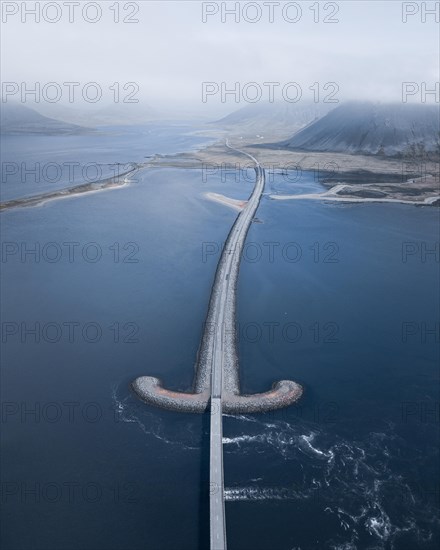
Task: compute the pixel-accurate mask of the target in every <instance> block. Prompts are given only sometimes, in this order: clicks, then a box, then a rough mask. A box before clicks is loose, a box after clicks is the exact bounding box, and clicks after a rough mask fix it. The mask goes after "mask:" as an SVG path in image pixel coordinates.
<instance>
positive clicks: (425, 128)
mask: <svg viewBox="0 0 440 550" xmlns="http://www.w3.org/2000/svg"><path fill="white" fill-rule="evenodd" d="M439 130H440V127H439V107H438V106H437V105H411V104H382V103H355V102H352V103H346V104H343V105H341V106H340V107H337V108H336V109H334V110H333V111H331V112H330V113H328V114H327V115H325V116H324V117H322V118H321V119H319V120H317V121H316V122H313V123H312V124H310V125H309V126H307V127H306V128H304V129H302V130H300V131H298V132H297V133H295V134H294V135H293V136H292V137H290V138H289V139H287V140H284V141H282V142H280V143H277V144H274V146H276V147H282V148H287V149H295V150H298V151H325V152H341V153H357V154H367V155H377V154H380V155H385V156H396V155H411V154H412V153H413V154H414V156H417V154H418V155H419V156H420V155H422V156H423V154H426V153H427V152H434V151H436V152H437V153H438V147H439Z"/></svg>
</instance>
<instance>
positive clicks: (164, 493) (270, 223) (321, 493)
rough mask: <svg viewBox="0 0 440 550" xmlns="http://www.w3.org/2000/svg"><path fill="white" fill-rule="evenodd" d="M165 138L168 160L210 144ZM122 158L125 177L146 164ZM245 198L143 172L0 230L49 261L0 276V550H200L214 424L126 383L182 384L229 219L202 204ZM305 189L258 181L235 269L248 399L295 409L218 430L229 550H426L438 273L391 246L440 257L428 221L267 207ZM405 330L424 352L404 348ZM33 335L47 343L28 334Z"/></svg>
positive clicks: (402, 213)
mask: <svg viewBox="0 0 440 550" xmlns="http://www.w3.org/2000/svg"><path fill="white" fill-rule="evenodd" d="M161 131H162V138H161V139H162V140H163V143H166V142H167V140H166V134H167V132H168V135H169V142H168V143H169V144H171V145H169V149H170V150H174V151H177V150H182V149H183V148H186V149H190V148H193V147H194V146H196V145H197V143H198V142H199V141H198V140H199V139H201V138H196V137H195V136H193V135H185V136H181V135H179V136H177V137H176V134H175V131H174V129H170V128H168V129H162V130H161ZM173 140H175V141H173ZM156 141H157V139H156ZM159 141H160V140H159ZM160 142H161V143H162V141H160ZM144 145H145V147H144V146H142V147H140V149H139V151H140V152H141V150H142V152H144V151H147V153H146V154H150V153H152V152H154V146H155V143H154V140H153V139H148V138H145V142H144ZM118 147H122V145H119V146H118ZM173 147H174V149H173ZM129 149H130V147H127V151H126V156H125V157H124V156H123V155H122V156H121V158H123V161H124V162H125V160H126V159H128V160H134V161H136V160H137V158H135V157H136V155H135V154H134V153H133V158H129V156H130V154H132V153H130V152H129ZM139 154H140V153H139ZM43 156H44V155H43ZM42 158H43V157H42ZM44 158H46V157H44ZM106 159H107V161H108V162H112V159H111V155H110V154H109V156H108V157H106ZM121 162H122V161H121ZM251 188H252V184H251V182H250V181H246V180H245V179H244V178H241V179H240V181H239V182H238V183H237V182H235V179H234V174H232V173H228V174H227V177H226V181H224V182H222V179H221V176H220V174H217V175H215V176H212V175H211V176H210V177H209V178H208V181H206V182H205V181H203V175H202V173H201V171H200V170H178V169H150V170H145V171H142V172H140V173H139V174H138V175H137V178H136V181H135V182H133V183H132V184H130V185H129V186H127V187H124V188H120V189H115V190H110V191H104V192H99V193H95V194H90V195H84V196H80V197H73V198H69V199H66V200H59V201H52V202H49V203H46V204H45V205H43V206H40V207H34V208H26V209H16V210H10V211H7V212H4V213H2V218H1V221H2V241H3V242H15V243H17V245H18V246H19V249H20V248H21V246H22V243H25V244H26V245H27V246H28V247H29V246H30V245H31V244H35V243H39V245H40V254H39V255H38V256H37V257H39V258H40V261H39V262H36V261H35V259H34V258H33V257H32V256H30V255H27V256H24V259H21V257H20V254H19V253H16V254H12V255H10V256H8V257H7V261H5V262H4V263H3V266H2V267H3V278H4V279H3V280H4V285H3V288H2V321H3V326H2V328H3V329H4V330H6V326H5V322H6V323H9V324H8V325H7V327H8V328H7V330H9V331H12V332H14V333H13V334H10V335H6V336H5V334H4V338H6V342H4V345H3V357H2V359H3V361H2V363H3V369H2V391H3V397H2V399H3V402H4V408H3V413H4V414H3V430H2V432H3V456H2V477H3V482H4V487H5V488H6V492H5V490H4V493H3V500H4V504H3V519H4V521H3V540H2V547H3V548H5V549H7V550H16V549H17V548H44V549H45V550H52V549H53V550H55V549H56V550H60V549H63V550H64V549H69V550H70V549H72V550H77V549H78V548H87V549H93V550H98V549H99V550H101V549H102V550H104V549H105V550H122V549H124V550H126V549H127V550H128V549H130V550H132V549H141V548H142V549H144V548H152V549H166V550H168V549H172V548H175V549H182V548H188V549H190V548H191V549H194V548H207V546H208V540H209V530H208V521H209V516H208V514H209V509H208V493H207V489H206V488H207V485H206V484H207V481H208V433H209V432H208V430H209V417H208V415H205V416H204V417H201V416H193V415H185V414H176V413H171V412H167V411H161V410H157V409H154V408H151V407H148V406H146V405H144V404H143V403H141V402H139V401H138V400H137V399H136V398H135V397H134V396H133V394H132V393H131V392H130V389H129V383H130V381H131V380H133V379H134V378H135V377H137V376H140V375H147V374H148V375H156V376H160V377H161V378H162V379H163V380H164V384H165V386H166V387H169V388H176V389H180V390H185V389H188V388H189V387H190V386H191V383H192V378H193V366H194V363H195V358H196V353H197V348H198V345H199V341H200V336H201V333H202V325H203V321H204V319H205V315H206V310H207V306H208V299H209V293H210V287H211V283H212V280H213V276H214V272H215V268H216V262H217V260H218V256H219V254H220V247H221V243H222V242H224V240H225V238H226V236H227V233H228V230H229V227H230V225H231V224H232V222H233V220H234V217H235V215H236V213H235V212H234V211H233V210H230V209H228V208H226V207H225V206H223V205H220V204H216V203H213V202H209V201H207V200H206V199H205V198H204V193H205V192H208V191H210V192H216V193H223V194H225V195H230V196H234V197H235V198H244V197H246V196H247V195H248V194H249V192H250V190H251ZM303 188H307V189H310V190H311V189H313V192H315V191H316V192H319V191H320V190H321V186H320V184H319V182H314V180H313V175H311V174H304V175H303V177H302V178H301V180H300V181H299V182H296V183H289V182H286V179H285V178H284V177H283V175H282V174H280V173H278V174H276V175H275V177H274V181H273V182H269V183H268V187H267V192H266V195H265V196H264V197H263V200H262V202H261V205H260V209H259V211H258V220H259V221H260V222H262V223H254V224H253V225H252V227H251V230H250V233H249V235H248V240H247V244H248V246H247V248H246V250H245V256H244V259H243V263H242V267H241V271H240V279H239V288H238V323H239V330H240V333H239V334H240V342H239V352H240V368H241V371H240V372H241V381H242V387H243V389H244V391H246V392H249V393H251V392H256V391H261V390H266V389H268V388H269V387H270V385H271V384H272V383H273V382H274V381H276V380H279V379H286V378H287V379H288V378H292V379H294V380H297V381H299V382H301V383H302V384H303V385H304V387H305V396H304V398H303V400H302V401H301V402H300V403H299V404H298V406H296V407H291V408H289V409H287V410H283V411H277V412H274V413H272V414H266V415H253V416H252V415H249V416H243V415H237V416H227V417H225V421H224V443H225V445H224V450H225V478H226V487H227V492H226V494H227V505H226V513H227V528H228V544H229V547H230V548H233V549H237V550H238V549H240V550H245V549H246V550H247V549H249V548H252V549H253V550H256V549H261V550H266V549H267V548H277V549H283V550H284V549H286V550H290V549H292V548H302V549H315V548H316V549H317V548H328V549H331V548H344V549H349V548H371V549H373V548H384V549H388V548H395V549H409V548H411V549H417V548H420V549H422V548H423V549H425V548H426V549H430V548H435V547H437V544H438V542H439V526H438V520H437V519H436V517H437V516H438V494H439V492H438V488H439V480H438V471H437V464H438V454H437V452H436V449H435V447H436V445H437V444H438V416H435V414H436V413H435V411H434V413H432V410H433V408H434V407H435V406H436V405H437V406H438V402H439V396H438V390H437V388H438V385H437V361H438V353H439V352H438V350H439V348H438V340H437V341H435V338H434V337H433V336H429V335H428V336H427V339H426V342H424V341H423V339H422V338H421V327H422V323H426V324H427V326H428V327H432V326H433V325H434V323H438V320H439V315H438V313H439V312H438V303H439V301H438V298H439V296H438V277H439V264H438V263H436V262H435V261H434V259H433V258H432V257H429V258H428V260H427V261H426V262H425V263H422V262H421V261H420V256H418V255H416V254H415V255H413V256H411V257H409V258H408V261H407V262H406V263H404V262H402V242H409V241H411V242H416V243H419V244H420V243H422V242H426V243H429V244H432V243H433V242H434V241H435V240H436V238H437V229H438V210H435V209H433V208H415V207H410V206H403V205H382V204H371V205H369V204H362V205H353V206H349V205H342V206H341V205H332V204H325V203H322V202H312V201H292V202H289V201H286V202H279V201H272V200H270V198H269V196H268V195H269V193H273V192H275V191H276V192H280V193H285V192H286V193H287V192H289V193H294V192H298V190H299V189H300V192H304V191H303ZM50 242H55V243H57V244H59V245H60V247H61V250H62V255H61V257H60V258H59V259H57V261H49V260H48V259H50V258H53V257H55V256H54V254H55V252H56V250H57V249H56V248H54V247H52V248H51V249H50V248H49V247H46V249H45V253H44V254H43V252H42V250H43V248H44V246H45V245H47V243H50ZM67 242H69V243H78V245H76V247H75V248H74V251H75V252H74V255H73V259H72V261H70V260H71V258H70V257H69V254H68V253H67V252H66V246H62V243H67ZM91 242H94V243H96V246H95V248H93V247H90V245H88V243H91ZM115 243H117V245H115ZM264 243H266V244H264ZM268 243H272V244H271V245H269V244H268ZM208 245H209V248H207V246H208ZM93 250H100V251H101V254H102V255H101V257H100V259H98V261H90V259H89V258H90V255H91V253H92V252H93ZM207 250H209V251H212V253H208V254H207V253H206V252H207ZM269 250H272V252H273V254H272V255H270V254H269ZM88 254H89V255H88ZM258 254H260V256H258ZM84 255H85V257H84ZM124 260H126V261H124ZM129 260H138V261H137V262H134V261H129ZM255 260H256V261H255ZM293 260H294V261H293ZM334 260H336V261H334ZM405 322H406V323H412V324H408V325H405V326H406V327H407V328H406V330H407V331H408V330H409V329H411V330H413V331H414V332H417V329H418V332H417V334H415V335H414V336H412V335H411V334H409V335H408V334H406V336H407V337H406V341H403V340H404V339H403V338H402V323H405ZM21 323H24V324H25V325H24V326H21ZM35 323H39V324H40V326H39V328H37V333H38V334H39V336H40V342H39V343H36V342H35V336H34V335H33V334H30V333H26V329H28V330H29V329H30V328H35ZM99 329H100V330H101V334H100V335H99V334H98V333H97V332H96V331H99ZM69 330H72V331H73V335H72V333H71V332H69ZM94 330H95V332H93V331H94ZM15 331H16V332H15ZM60 331H61V333H60ZM21 339H22V340H23V342H21V341H20V340H21ZM51 340H52V342H51ZM93 340H96V341H93ZM5 402H6V403H5ZM32 410H33V411H34V412H32ZM437 414H438V413H437ZM5 483H6V484H7V485H5ZM32 490H34V493H32V492H30V491H32ZM23 525H26V528H25V529H23Z"/></svg>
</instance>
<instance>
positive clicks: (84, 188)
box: [0, 164, 140, 212]
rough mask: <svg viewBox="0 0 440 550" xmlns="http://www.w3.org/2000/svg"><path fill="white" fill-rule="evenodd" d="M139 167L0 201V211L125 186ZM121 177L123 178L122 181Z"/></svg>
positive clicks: (134, 166) (135, 166)
mask: <svg viewBox="0 0 440 550" xmlns="http://www.w3.org/2000/svg"><path fill="white" fill-rule="evenodd" d="M139 168H140V165H137V164H134V165H133V167H132V168H130V169H129V170H127V171H126V172H123V173H122V174H119V175H117V176H112V177H110V178H105V179H103V180H98V181H93V182H89V183H81V184H79V185H75V186H72V187H67V188H63V189H58V190H56V191H49V192H47V193H41V194H40V195H33V196H31V197H23V198H18V199H11V200H9V201H5V202H2V203H0V212H4V211H6V210H10V209H12V208H25V207H30V206H39V205H42V204H44V203H46V202H49V201H53V200H57V199H65V198H68V197H75V196H78V195H82V194H85V193H91V192H96V191H103V190H105V189H112V188H120V187H125V186H126V185H128V184H129V183H130V181H129V180H128V179H127V176H129V175H133V174H134V173H135V172H136V171H138V170H139ZM121 178H123V180H122V181H121Z"/></svg>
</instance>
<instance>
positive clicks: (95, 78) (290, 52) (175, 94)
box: [2, 1, 439, 116]
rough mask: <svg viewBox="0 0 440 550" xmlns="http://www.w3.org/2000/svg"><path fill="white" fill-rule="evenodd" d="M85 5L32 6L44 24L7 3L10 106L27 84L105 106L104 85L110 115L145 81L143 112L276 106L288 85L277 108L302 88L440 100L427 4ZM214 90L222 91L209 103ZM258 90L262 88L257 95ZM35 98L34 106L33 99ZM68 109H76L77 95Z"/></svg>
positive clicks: (306, 94) (81, 104) (140, 95)
mask: <svg viewBox="0 0 440 550" xmlns="http://www.w3.org/2000/svg"><path fill="white" fill-rule="evenodd" d="M47 4H52V6H48V5H47ZM70 4H72V3H70ZM78 4H80V5H79V6H73V5H70V6H69V3H68V2H49V3H48V2H39V3H35V2H28V3H26V8H27V10H31V9H32V8H33V7H35V8H36V11H37V12H38V15H39V16H40V21H39V22H36V21H35V15H32V14H31V13H27V14H26V13H25V12H24V11H23V8H22V6H21V3H16V2H2V10H3V12H2V21H3V22H2V81H3V82H9V83H17V85H18V87H19V91H18V92H17V93H15V92H14V93H9V95H8V97H7V100H8V101H10V100H12V99H20V92H21V91H22V88H23V84H22V83H26V84H25V85H26V86H29V88H32V87H33V84H35V82H39V83H40V86H44V85H45V84H47V83H48V82H55V83H58V84H59V85H60V86H62V85H63V83H64V82H75V83H79V85H78V86H77V87H76V88H75V90H76V91H79V92H80V93H76V94H75V95H74V97H73V102H72V103H71V106H72V107H74V108H77V109H83V108H90V107H93V108H96V107H97V105H96V104H92V105H91V104H90V102H87V101H85V100H84V99H83V97H82V93H81V91H82V88H83V86H84V85H85V84H87V83H89V82H96V83H98V84H99V86H100V87H101V89H102V92H103V93H102V98H101V99H100V100H99V106H100V107H103V106H105V105H106V104H109V103H111V102H112V101H113V100H114V93H115V92H114V89H113V90H110V89H109V87H110V86H112V85H113V84H114V83H115V82H117V83H119V88H120V90H119V91H120V92H121V93H122V95H123V96H124V97H125V95H124V94H125V92H127V90H123V86H124V85H125V84H126V83H129V82H133V83H136V85H137V86H138V91H136V94H135V96H134V97H135V98H136V99H139V100H140V105H143V106H144V107H146V106H151V107H153V108H154V109H158V110H161V111H165V112H167V113H178V112H180V113H194V114H197V115H199V116H219V115H221V114H226V113H228V112H231V111H233V110H234V109H237V108H239V107H243V106H245V105H247V104H248V103H249V101H250V100H253V99H255V97H256V96H255V94H257V92H258V88H260V90H262V92H263V93H262V97H261V98H258V97H257V100H261V101H264V100H267V99H268V98H269V96H268V93H269V92H268V86H267V85H264V83H267V82H272V83H277V84H276V85H274V87H273V91H274V99H275V100H286V98H285V97H283V93H282V90H283V87H284V86H285V85H286V84H288V83H292V82H294V83H296V88H292V87H291V88H289V97H290V98H292V96H294V93H293V92H294V91H295V90H296V92H298V90H300V92H301V94H300V95H301V100H303V101H309V100H315V101H316V100H318V101H323V99H324V97H326V94H328V93H329V92H334V91H335V90H337V92H335V98H336V99H337V100H338V101H345V100H350V99H372V100H381V101H401V100H402V83H404V82H410V83H415V84H414V86H413V88H412V90H413V93H412V95H411V96H410V98H411V99H412V100H413V101H416V102H417V101H418V102H420V101H423V100H424V99H426V101H430V102H432V101H435V100H436V99H437V98H436V96H435V95H434V94H427V95H423V90H424V85H423V84H422V83H426V85H425V88H426V89H428V90H429V89H433V88H434V86H435V82H438V81H439V26H438V24H437V23H436V20H437V21H438V15H437V14H431V13H424V9H425V8H423V7H422V4H421V3H415V2H407V3H405V2H404V3H402V2H398V1H392V2H390V1H385V2H382V1H370V2H321V3H319V4H318V3H316V2H315V3H312V2H296V3H295V2H288V3H287V4H289V6H286V3H282V2H258V3H256V2H244V3H243V2H242V3H241V4H240V5H239V6H238V8H239V9H238V11H237V13H236V15H234V14H225V13H224V12H225V8H226V9H229V10H230V9H232V8H234V5H235V2H227V3H221V2H219V3H215V2H185V1H162V2H119V6H118V12H119V13H118V14H116V8H115V7H113V8H111V7H112V6H115V3H113V2H101V3H99V4H100V10H101V15H100V17H99V18H98V19H97V20H96V21H95V22H88V21H87V20H86V19H87V18H88V19H89V20H94V19H95V14H96V13H98V12H97V8H96V6H93V5H91V4H96V3H90V2H81V3H78ZM85 4H89V6H88V7H87V9H86V11H85V12H84V6H85ZM34 5H35V6H34ZM425 5H426V7H427V8H428V9H429V8H430V9H433V8H435V5H436V3H435V2H426V3H425ZM438 7H439V3H438V2H437V8H438ZM137 8H139V9H138V11H137ZM422 8H423V9H422ZM70 10H72V11H70ZM136 11H137V13H135V12H136ZM437 11H438V10H437ZM84 13H85V15H84ZM405 14H406V15H405ZM116 15H118V16H119V19H120V22H118V23H117V22H115V21H114V19H115V17H116ZM258 15H260V17H259V20H257V19H258ZM222 16H223V19H224V20H225V22H222ZM69 17H70V19H71V22H70V21H69ZM124 17H125V18H126V19H128V20H133V21H135V20H136V19H137V20H139V22H137V23H136V22H133V23H128V22H123V21H122V19H123V18H124ZM405 18H406V22H404V21H403V19H405ZM52 19H53V20H55V19H59V20H57V21H54V22H50V20H52ZM203 19H205V21H203ZM315 19H317V21H316V22H315ZM324 19H326V20H327V21H328V22H325V21H324ZM252 20H254V21H255V22H253V23H252V22H251V21H252ZM271 20H272V21H271ZM294 20H296V22H293V21H294ZM204 82H205V83H206V82H210V83H212V84H211V88H208V90H211V94H210V95H209V94H208V95H206V97H205V98H204V99H205V101H203V98H202V87H203V83H204ZM250 82H253V83H256V84H257V85H256V86H255V85H253V86H247V87H246V85H247V84H248V83H250ZM222 83H223V84H222ZM237 83H238V84H237ZM328 83H333V84H332V85H331V86H330V87H329V84H328ZM311 86H312V90H310V87H311ZM216 87H218V91H217V92H216V91H215V90H216V89H217V88H216ZM234 87H235V89H236V91H237V96H236V97H234V95H233V94H228V95H226V96H225V95H224V94H223V97H222V94H221V91H222V89H223V91H225V90H226V89H227V90H231V89H232V88H234ZM205 88H206V86H205ZM243 88H244V91H243ZM8 90H13V88H11V87H10V88H8ZM286 90H287V89H286ZM4 91H5V89H3V100H5V93H4ZM130 91H132V89H128V92H130ZM205 91H206V90H205ZM318 92H319V97H318V96H316V95H314V94H317V93H318ZM419 92H420V93H419ZM257 95H258V94H257ZM39 99H41V102H40V103H44V102H46V103H47V101H45V98H44V97H41V96H40V97H39ZM120 99H121V98H120ZM237 99H238V101H236V100H237ZM26 101H27V103H28V104H29V106H32V105H31V103H32V101H33V100H32V97H31V96H30V95H28V96H26ZM437 101H438V99H437ZM60 103H68V94H67V90H66V89H64V91H63V94H62V97H61V99H60ZM40 106H41V105H40Z"/></svg>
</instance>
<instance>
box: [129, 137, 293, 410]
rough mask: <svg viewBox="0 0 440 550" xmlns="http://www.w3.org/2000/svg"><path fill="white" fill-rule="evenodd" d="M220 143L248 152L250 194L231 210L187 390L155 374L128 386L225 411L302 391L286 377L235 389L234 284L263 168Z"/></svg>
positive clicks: (262, 405) (282, 403) (159, 400)
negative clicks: (216, 403)
mask: <svg viewBox="0 0 440 550" xmlns="http://www.w3.org/2000/svg"><path fill="white" fill-rule="evenodd" d="M226 146H227V147H228V148H229V149H231V150H233V151H235V152H238V153H240V154H242V155H244V156H246V157H248V158H249V159H250V160H251V161H252V163H253V165H254V168H255V173H256V182H255V186H254V189H253V192H252V194H251V196H250V197H249V200H248V202H247V204H246V206H245V207H244V208H243V210H242V211H241V212H240V213H239V215H238V216H237V218H236V220H235V222H234V225H233V226H232V228H231V230H230V232H229V235H228V238H227V240H226V243H225V246H224V248H223V251H222V255H221V257H220V260H219V263H218V266H217V271H216V275H215V280H214V284H213V286H212V292H211V298H210V302H209V308H208V314H207V317H206V321H205V330H204V333H203V337H202V341H201V344H200V348H199V353H198V360H197V365H196V374H195V377H194V383H193V391H192V392H191V393H187V392H175V391H170V390H167V389H165V388H164V387H163V386H162V384H161V382H160V380H159V379H158V378H156V377H152V376H141V377H139V378H137V379H136V380H134V382H133V383H132V387H133V389H134V391H135V392H136V393H137V395H138V396H139V397H140V398H141V399H143V400H144V401H145V402H146V403H149V404H151V405H155V406H159V407H162V408H165V409H170V410H175V411H182V412H196V413H200V412H204V411H206V410H208V408H209V402H210V398H211V397H212V398H216V399H221V404H222V410H223V412H226V413H232V414H233V413H247V412H264V411H269V410H273V409H278V408H282V407H286V406H288V405H291V404H292V403H294V402H295V401H297V400H298V399H299V398H300V397H301V395H302V391H303V390H302V387H301V386H300V385H299V384H297V383H296V382H293V381H291V380H282V381H280V382H277V383H275V384H273V386H272V389H270V390H269V391H267V392H264V393H259V394H253V395H242V394H241V393H240V381H239V364H238V355H237V339H236V330H235V328H236V327H235V309H236V299H235V296H236V287H237V280H238V271H239V266H240V259H241V254H242V250H243V247H244V243H245V240H246V235H247V232H248V230H249V227H250V225H251V223H252V220H253V218H254V216H255V213H256V211H257V208H258V205H259V202H260V199H261V195H262V193H263V190H264V184H265V172H264V169H263V168H262V167H261V166H260V164H259V163H258V161H257V159H256V158H255V157H254V156H252V155H250V154H249V153H246V152H244V151H240V150H238V149H234V148H233V147H231V146H230V145H229V143H228V142H227V141H226Z"/></svg>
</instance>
